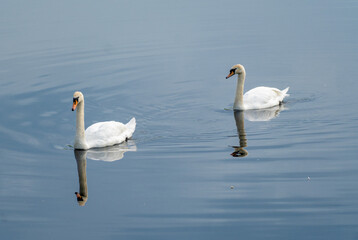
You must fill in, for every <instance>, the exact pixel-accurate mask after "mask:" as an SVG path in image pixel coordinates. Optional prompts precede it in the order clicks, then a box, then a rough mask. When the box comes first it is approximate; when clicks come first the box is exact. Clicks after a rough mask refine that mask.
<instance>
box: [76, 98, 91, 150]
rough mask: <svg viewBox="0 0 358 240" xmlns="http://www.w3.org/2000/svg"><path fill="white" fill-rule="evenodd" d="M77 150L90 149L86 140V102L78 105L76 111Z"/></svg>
mask: <svg viewBox="0 0 358 240" xmlns="http://www.w3.org/2000/svg"><path fill="white" fill-rule="evenodd" d="M74 147H75V149H88V146H87V142H86V138H85V102H84V100H83V101H81V102H80V103H78V105H77V109H76V137H75V146H74Z"/></svg>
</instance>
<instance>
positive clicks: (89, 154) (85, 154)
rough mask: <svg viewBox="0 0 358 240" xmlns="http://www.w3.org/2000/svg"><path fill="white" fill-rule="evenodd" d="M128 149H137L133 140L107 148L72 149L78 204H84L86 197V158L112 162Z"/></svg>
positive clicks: (122, 155) (121, 156)
mask: <svg viewBox="0 0 358 240" xmlns="http://www.w3.org/2000/svg"><path fill="white" fill-rule="evenodd" d="M128 151H137V147H136V145H135V143H134V141H132V140H129V141H128V142H126V143H123V144H120V145H116V146H112V147H107V148H98V149H91V150H74V154H75V158H76V162H77V171H78V181H79V187H80V190H79V192H75V194H76V198H77V202H78V205H80V206H84V205H85V204H86V202H87V199H88V189H87V175H86V166H87V160H86V158H88V159H92V160H100V161H105V162H113V161H116V160H120V159H122V158H123V157H124V153H125V152H128Z"/></svg>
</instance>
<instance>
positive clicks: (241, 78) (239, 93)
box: [234, 71, 246, 110]
mask: <svg viewBox="0 0 358 240" xmlns="http://www.w3.org/2000/svg"><path fill="white" fill-rule="evenodd" d="M245 75H246V73H245V71H243V72H242V73H240V74H238V76H237V86H236V96H235V102H234V109H236V110H244V109H245V107H244V83H245Z"/></svg>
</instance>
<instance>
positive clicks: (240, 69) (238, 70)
mask: <svg viewBox="0 0 358 240" xmlns="http://www.w3.org/2000/svg"><path fill="white" fill-rule="evenodd" d="M242 73H245V68H244V66H242V65H241V64H236V65H234V66H232V67H231V69H230V73H229V75H227V77H226V79H228V78H229V77H231V76H232V75H234V74H238V75H240V74H242Z"/></svg>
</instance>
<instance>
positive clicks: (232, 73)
mask: <svg viewBox="0 0 358 240" xmlns="http://www.w3.org/2000/svg"><path fill="white" fill-rule="evenodd" d="M234 74H235V72H234V71H230V73H229V75H227V77H226V79H228V78H229V77H231V76H232V75H234Z"/></svg>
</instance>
